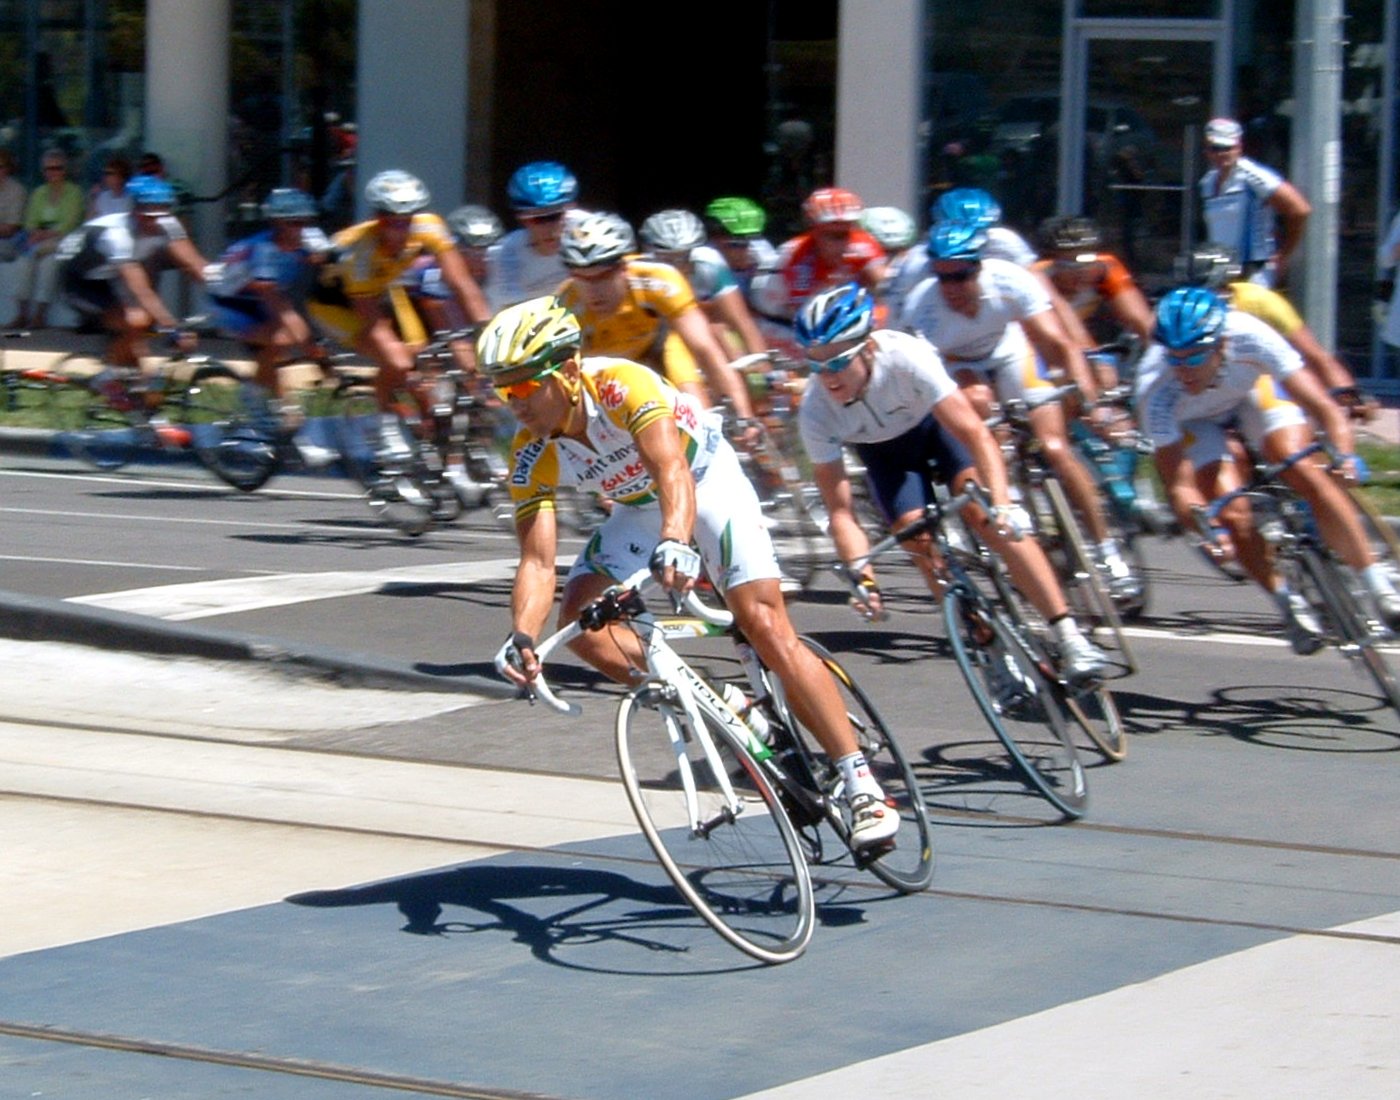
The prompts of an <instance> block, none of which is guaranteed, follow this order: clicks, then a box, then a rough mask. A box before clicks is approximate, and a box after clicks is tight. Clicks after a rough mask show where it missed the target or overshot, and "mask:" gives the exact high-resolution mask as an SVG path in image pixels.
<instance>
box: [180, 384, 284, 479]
mask: <svg viewBox="0 0 1400 1100" xmlns="http://www.w3.org/2000/svg"><path fill="white" fill-rule="evenodd" d="M179 415H180V422H181V423H182V424H184V425H185V426H186V427H187V428H189V430H190V434H191V436H192V439H193V444H192V445H193V447H194V453H195V456H196V457H197V458H198V459H199V461H200V463H201V464H202V465H203V466H204V467H205V468H206V469H207V470H209V471H210V472H211V473H212V474H214V476H215V477H217V478H219V480H220V481H223V482H224V483H225V484H227V485H231V486H233V488H235V489H238V490H241V491H242V492H245V493H251V492H253V491H254V490H256V489H261V488H262V487H263V486H264V485H266V484H267V482H268V479H269V478H271V477H272V475H273V474H274V473H276V472H277V468H278V466H279V464H280V456H279V440H278V438H277V430H276V428H275V426H274V417H273V414H272V410H271V409H270V408H269V407H268V404H267V398H266V396H265V395H264V394H263V393H262V392H261V391H260V390H259V389H258V387H256V386H255V385H253V384H252V383H251V382H245V381H244V380H243V379H242V378H240V377H239V376H238V374H237V373H235V372H234V371H233V370H232V368H230V367H227V366H224V365H223V364H222V363H209V364H206V365H205V366H201V367H198V368H196V369H195V372H194V374H193V375H192V376H191V378H190V381H189V384H188V385H187V386H186V387H185V388H184V389H183V390H182V391H181V393H180V413H179Z"/></svg>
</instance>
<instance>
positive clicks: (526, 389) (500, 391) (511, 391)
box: [491, 363, 563, 401]
mask: <svg viewBox="0 0 1400 1100" xmlns="http://www.w3.org/2000/svg"><path fill="white" fill-rule="evenodd" d="M562 365H563V364H560V363H555V364H554V365H552V366H549V367H546V368H545V369H544V370H542V371H540V373H539V374H537V375H535V376H534V377H533V378H526V379H525V380H524V381H521V382H512V383H510V384H509V385H508V386H492V387H491V388H492V389H493V390H494V391H495V392H496V396H497V397H499V398H500V399H501V400H502V401H528V400H529V399H530V398H531V397H534V396H535V394H537V393H538V392H539V391H540V387H541V386H543V385H544V380H545V379H546V378H548V377H549V376H550V375H551V374H553V373H554V372H555V371H557V370H558V369H559V368H560V366H562Z"/></svg>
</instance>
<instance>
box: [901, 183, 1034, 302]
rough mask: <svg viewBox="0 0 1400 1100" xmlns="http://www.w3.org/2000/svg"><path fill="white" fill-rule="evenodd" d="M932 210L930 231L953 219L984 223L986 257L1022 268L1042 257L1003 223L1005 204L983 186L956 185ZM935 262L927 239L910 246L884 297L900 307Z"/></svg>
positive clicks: (982, 224)
mask: <svg viewBox="0 0 1400 1100" xmlns="http://www.w3.org/2000/svg"><path fill="white" fill-rule="evenodd" d="M928 213H929V232H930V233H932V232H933V230H934V229H936V228H937V227H938V226H939V225H941V224H942V223H943V222H949V221H954V222H958V221H961V222H968V221H970V222H975V223H976V224H977V225H978V226H980V227H981V229H982V231H983V232H984V233H985V234H986V235H987V243H986V244H985V245H983V246H982V258H983V259H984V260H1006V261H1007V262H1009V263H1013V264H1017V265H1018V266H1020V267H1030V266H1031V265H1032V264H1033V263H1035V262H1036V260H1037V259H1039V257H1038V256H1037V255H1036V253H1035V249H1034V248H1032V247H1031V245H1030V243H1029V242H1028V241H1027V240H1026V239H1025V238H1024V237H1023V236H1021V234H1019V233H1017V232H1016V231H1015V230H1014V229H1012V228H1011V227H1010V226H1006V225H1002V224H1001V204H1000V203H998V202H997V201H996V199H994V198H993V197H992V195H991V192H989V191H983V190H982V189H981V188H980V187H955V188H953V190H951V191H945V192H944V193H943V194H942V195H940V196H938V199H937V201H935V202H934V204H933V205H932V206H931V207H929V212H928ZM931 265H932V260H931V259H930V257H929V251H928V242H927V241H921V242H919V243H917V244H913V245H911V246H910V247H908V248H907V249H906V250H905V251H904V252H903V254H902V255H900V257H899V258H898V260H896V261H894V262H893V263H892V264H891V265H890V275H889V280H888V282H887V283H886V284H885V288H884V291H883V295H882V296H883V298H884V300H885V301H888V302H889V303H890V304H891V307H892V308H894V309H896V310H897V309H898V308H899V303H900V302H901V301H903V300H904V298H905V296H906V295H907V294H908V293H909V291H911V290H913V289H914V287H915V286H917V285H918V284H919V283H920V282H921V281H922V280H924V279H926V278H928V276H929V270H930V267H931Z"/></svg>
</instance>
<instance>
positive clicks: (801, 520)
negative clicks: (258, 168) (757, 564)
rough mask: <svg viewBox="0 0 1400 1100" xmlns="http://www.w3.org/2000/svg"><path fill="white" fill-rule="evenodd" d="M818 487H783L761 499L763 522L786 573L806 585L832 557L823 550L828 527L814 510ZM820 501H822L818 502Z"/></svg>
mask: <svg viewBox="0 0 1400 1100" xmlns="http://www.w3.org/2000/svg"><path fill="white" fill-rule="evenodd" d="M815 493H816V488H815V487H811V486H796V487H794V489H789V488H787V487H783V488H781V489H779V490H778V491H776V492H775V493H774V494H773V495H772V496H770V497H768V498H767V499H765V500H763V501H761V506H762V508H763V518H764V522H765V523H766V524H768V534H769V537H770V538H772V540H773V550H774V552H775V553H776V554H777V555H778V561H779V562H780V563H782V567H783V575H784V576H786V577H789V578H791V579H792V580H794V581H796V582H797V583H798V584H799V585H801V586H802V587H803V588H806V587H807V586H808V585H810V584H811V583H812V580H813V579H814V578H815V577H816V575H817V571H818V570H819V569H820V568H821V567H822V565H823V564H824V563H825V561H826V559H827V558H829V557H830V554H829V553H824V550H825V547H824V545H823V544H824V542H825V538H826V527H825V524H824V523H820V522H819V521H818V520H817V518H816V514H815V513H814V511H813V507H814V501H813V500H812V494H815ZM815 504H817V505H819V504H820V501H817V502H815Z"/></svg>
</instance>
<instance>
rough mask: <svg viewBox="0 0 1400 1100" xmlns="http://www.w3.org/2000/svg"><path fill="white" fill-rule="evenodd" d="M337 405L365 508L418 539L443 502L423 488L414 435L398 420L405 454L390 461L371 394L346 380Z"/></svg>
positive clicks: (348, 461) (345, 453)
mask: <svg viewBox="0 0 1400 1100" xmlns="http://www.w3.org/2000/svg"><path fill="white" fill-rule="evenodd" d="M339 400H340V403H341V420H340V433H339V435H340V438H339V447H340V453H341V456H342V458H343V459H344V461H345V465H346V468H347V469H348V471H349V472H350V474H351V476H352V477H354V478H355V479H356V480H357V481H358V482H359V483H360V484H361V485H362V486H363V487H364V490H365V503H367V504H368V505H369V508H370V511H371V512H373V513H374V514H375V515H376V516H377V517H379V519H380V520H381V521H382V522H384V523H387V524H388V525H389V526H391V527H394V528H397V529H398V530H400V531H402V532H403V533H404V534H406V535H410V536H413V537H415V538H416V537H417V536H418V535H421V534H422V533H423V532H424V531H426V530H427V529H428V528H429V527H431V526H432V525H433V517H434V513H435V512H436V511H437V510H438V509H439V508H440V507H441V501H440V500H439V497H438V494H435V493H434V492H433V490H432V489H431V488H430V487H429V486H428V485H427V484H425V479H424V477H423V473H424V468H423V462H422V458H421V456H420V454H419V452H418V450H417V447H418V440H417V439H416V437H415V436H414V433H413V431H412V429H411V428H410V427H409V426H408V424H407V423H406V422H405V421H404V420H403V419H402V418H400V421H399V433H400V436H401V437H402V444H403V446H402V450H401V452H400V453H399V454H395V455H393V456H391V457H387V458H386V457H384V455H383V453H382V445H381V442H380V431H381V429H380V423H381V414H380V412H379V409H378V406H377V405H376V404H375V402H374V397H373V394H372V393H371V392H369V391H367V390H365V389H364V387H363V384H362V383H360V382H359V381H356V380H346V381H345V383H344V387H343V392H340V393H339ZM454 518H455V517H454Z"/></svg>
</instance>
